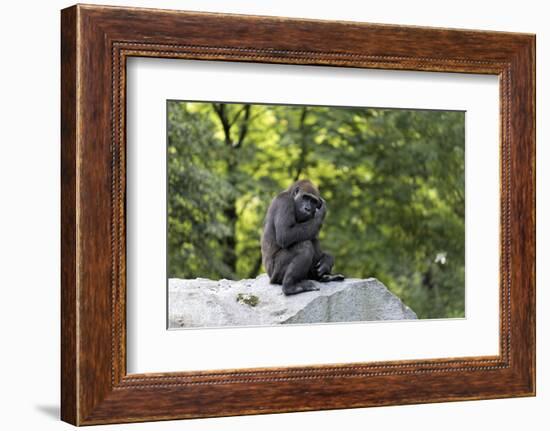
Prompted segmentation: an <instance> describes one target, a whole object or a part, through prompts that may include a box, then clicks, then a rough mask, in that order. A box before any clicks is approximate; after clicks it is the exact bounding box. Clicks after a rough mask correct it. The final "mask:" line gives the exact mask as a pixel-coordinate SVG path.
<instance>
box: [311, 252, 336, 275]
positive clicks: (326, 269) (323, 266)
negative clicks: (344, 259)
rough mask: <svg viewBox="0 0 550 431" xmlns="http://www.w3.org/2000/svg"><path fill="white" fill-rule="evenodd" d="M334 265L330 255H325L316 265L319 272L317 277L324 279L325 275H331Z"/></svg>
mask: <svg viewBox="0 0 550 431" xmlns="http://www.w3.org/2000/svg"><path fill="white" fill-rule="evenodd" d="M333 263H334V259H333V258H332V257H331V256H330V255H328V254H325V255H323V257H321V259H319V262H317V263H316V264H315V271H316V272H317V276H318V277H322V276H323V275H325V274H330V271H332V265H333Z"/></svg>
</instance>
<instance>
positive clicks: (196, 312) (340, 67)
mask: <svg viewBox="0 0 550 431" xmlns="http://www.w3.org/2000/svg"><path fill="white" fill-rule="evenodd" d="M61 45H62V46H61V48H62V65H61V66H62V67H61V70H62V94H61V101H62V103H61V106H62V112H61V117H62V151H61V160H62V184H61V186H62V328H61V329H62V346H61V349H62V382H61V383H62V400H61V406H62V408H61V415H62V419H63V420H65V421H67V422H70V423H72V424H75V425H89V424H90V425H91V424H103V423H117V422H138V421H149V420H166V419H178V418H196V417H212V416H228V415H240V414H257V413H272V412H288V411H307V410H321V409H335V408H353V407H367V406H381V405H396V404H412V403H427V402H441V401H451V400H472V399H489V398H502V397H513V396H532V395H534V394H535V172H534V167H535V164H534V160H535V135H534V130H535V120H534V119H535V112H534V100H535V78H534V70H535V67H534V66H535V50H534V48H535V37H534V36H533V35H529V34H513V33H500V32H486V31H470V30H450V29H435V28H422V27H403V26H390V25H377V24H366V23H352V22H329V21H314V20H297V19H286V18H275V17H254V16H240V15H220V14H212V13H196V12H180V11H168V10H152V9H134V8H120V7H104V6H93V5H77V6H73V7H71V8H68V9H64V10H63V11H62V27H61Z"/></svg>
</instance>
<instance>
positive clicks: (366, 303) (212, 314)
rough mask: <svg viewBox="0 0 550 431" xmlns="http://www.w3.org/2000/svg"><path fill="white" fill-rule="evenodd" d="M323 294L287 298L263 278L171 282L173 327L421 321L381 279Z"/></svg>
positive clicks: (323, 286) (331, 286) (350, 282)
mask: <svg viewBox="0 0 550 431" xmlns="http://www.w3.org/2000/svg"><path fill="white" fill-rule="evenodd" d="M318 285H319V287H320V290H319V291H313V292H305V293H300V294H298V295H293V296H285V295H284V294H283V292H282V290H281V286H278V285H273V284H270V283H269V279H268V277H267V275H265V274H263V275H260V276H258V277H257V278H256V279H251V280H240V281H233V280H219V281H213V280H208V279H204V278H197V279H193V280H182V279H177V278H171V279H169V281H168V294H169V298H168V301H169V302H168V304H169V318H168V321H169V328H191V327H220V326H258V325H277V324H288V323H326V322H357V321H369V320H404V319H416V318H417V317H416V314H415V313H414V311H412V310H411V309H410V308H409V307H407V306H406V305H405V304H403V303H402V302H401V300H400V299H399V298H398V297H396V296H395V295H393V294H392V293H391V292H390V291H389V290H388V289H387V288H386V287H385V286H384V285H383V284H382V283H380V282H379V281H378V280H376V279H375V278H368V279H356V278H349V279H346V280H345V281H342V282H332V283H318Z"/></svg>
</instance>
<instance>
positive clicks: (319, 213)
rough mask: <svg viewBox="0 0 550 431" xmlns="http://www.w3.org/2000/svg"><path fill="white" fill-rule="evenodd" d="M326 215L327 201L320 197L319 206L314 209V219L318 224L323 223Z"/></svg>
mask: <svg viewBox="0 0 550 431" xmlns="http://www.w3.org/2000/svg"><path fill="white" fill-rule="evenodd" d="M326 215H327V203H326V202H325V200H324V199H323V198H321V206H320V207H319V208H317V209H316V210H315V216H314V218H315V221H316V222H317V223H319V226H320V225H321V224H322V223H323V220H324V219H325V216H326Z"/></svg>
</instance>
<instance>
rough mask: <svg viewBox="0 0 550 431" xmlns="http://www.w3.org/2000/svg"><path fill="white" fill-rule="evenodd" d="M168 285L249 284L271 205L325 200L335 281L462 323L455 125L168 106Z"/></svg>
mask: <svg viewBox="0 0 550 431" xmlns="http://www.w3.org/2000/svg"><path fill="white" fill-rule="evenodd" d="M167 109H168V123H167V124H168V275H169V277H178V278H195V277H204V278H210V279H220V278H229V279H241V278H253V277H256V276H257V275H258V274H260V273H262V272H264V270H263V268H262V264H261V255H260V236H261V232H262V224H263V219H264V215H265V212H266V210H267V207H268V205H269V203H270V202H271V200H272V199H273V197H275V196H276V195H277V194H278V193H279V192H280V191H281V190H283V189H286V188H287V187H288V186H289V185H290V184H291V183H293V182H294V181H295V180H297V179H299V178H308V179H310V180H312V181H313V182H314V183H315V184H316V185H317V187H318V188H319V190H320V192H321V194H322V196H323V197H324V198H325V200H326V201H327V208H328V213H327V218H326V220H325V223H324V226H323V229H322V230H321V236H320V238H321V243H322V245H323V248H324V249H326V250H327V251H328V252H329V253H331V254H333V255H334V257H335V268H334V271H335V272H340V273H343V274H344V275H346V276H347V277H358V278H367V277H376V278H378V279H379V280H380V281H382V282H383V283H384V284H385V285H386V286H387V287H388V288H389V289H390V290H391V291H393V292H394V293H395V294H396V295H398V296H399V297H400V298H401V299H402V300H403V301H404V302H405V303H406V304H407V305H409V306H410V307H411V308H412V309H413V310H414V311H415V312H416V313H417V314H418V317H419V318H442V317H463V316H464V311H465V310H464V113H463V112H455V111H423V110H401V109H371V108H335V107H317V106H276V105H255V104H254V105H249V104H223V103H199V102H180V101H168V104H167Z"/></svg>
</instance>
